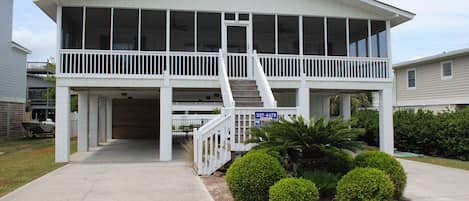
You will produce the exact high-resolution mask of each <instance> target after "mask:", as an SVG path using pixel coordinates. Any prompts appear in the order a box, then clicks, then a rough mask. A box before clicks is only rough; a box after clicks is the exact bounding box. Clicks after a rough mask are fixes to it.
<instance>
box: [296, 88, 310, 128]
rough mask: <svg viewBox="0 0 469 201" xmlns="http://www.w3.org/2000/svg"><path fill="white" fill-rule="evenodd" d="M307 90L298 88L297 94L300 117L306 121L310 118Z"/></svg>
mask: <svg viewBox="0 0 469 201" xmlns="http://www.w3.org/2000/svg"><path fill="white" fill-rule="evenodd" d="M309 96H310V95H309V88H307V87H300V88H298V92H297V97H296V101H297V106H298V107H299V108H300V115H301V116H302V117H303V118H304V119H305V120H307V121H309V119H310V118H311V115H310V107H309V106H310V104H309V101H310V100H309V99H310V97H309Z"/></svg>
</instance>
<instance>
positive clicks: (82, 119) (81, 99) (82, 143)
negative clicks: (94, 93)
mask: <svg viewBox="0 0 469 201" xmlns="http://www.w3.org/2000/svg"><path fill="white" fill-rule="evenodd" d="M88 97H89V95H88V92H87V91H82V92H80V93H78V152H87V151H88V148H89V145H88V136H89V135H88V130H89V128H88V112H89V108H88V107H89V106H88V105H89V104H88V102H89V99H88Z"/></svg>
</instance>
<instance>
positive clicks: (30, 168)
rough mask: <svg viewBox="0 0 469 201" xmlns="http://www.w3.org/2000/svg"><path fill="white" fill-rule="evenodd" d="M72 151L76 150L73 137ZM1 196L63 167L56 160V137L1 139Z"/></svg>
mask: <svg viewBox="0 0 469 201" xmlns="http://www.w3.org/2000/svg"><path fill="white" fill-rule="evenodd" d="M70 149H71V152H72V153H74V152H76V149H77V145H76V139H72V143H71V148H70ZM0 151H2V152H5V153H4V154H3V155H0V196H2V195H5V194H6V193H8V192H11V191H13V190H15V189H16V188H18V187H20V186H22V185H24V184H26V183H28V182H31V181H32V180H34V179H36V178H38V177H40V176H42V175H45V174H47V173H48V172H50V171H52V170H55V169H57V168H59V167H62V166H63V165H64V164H57V163H55V160H54V151H55V148H54V139H15V140H2V141H0Z"/></svg>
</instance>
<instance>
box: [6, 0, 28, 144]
mask: <svg viewBox="0 0 469 201" xmlns="http://www.w3.org/2000/svg"><path fill="white" fill-rule="evenodd" d="M12 23H13V0H1V1H0V27H1V28H0V137H5V136H6V137H12V136H20V135H23V129H22V126H21V122H22V121H23V117H24V107H25V102H26V92H25V89H26V55H27V54H29V53H31V51H29V50H28V49H26V48H24V47H23V46H21V45H19V44H18V43H15V42H13V41H12Z"/></svg>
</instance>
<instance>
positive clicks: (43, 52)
mask: <svg viewBox="0 0 469 201" xmlns="http://www.w3.org/2000/svg"><path fill="white" fill-rule="evenodd" d="M382 1H383V2H386V3H389V4H392V5H395V6H397V7H400V8H403V9H406V10H409V11H412V12H414V13H416V14H417V16H416V17H415V19H414V20H412V21H410V22H407V23H405V24H402V25H400V26H398V27H395V28H394V29H393V32H392V45H393V46H392V50H393V61H394V62H401V61H406V60H409V59H416V58H421V57H424V56H429V55H433V54H438V53H441V52H443V51H451V50H456V49H461V48H469V10H468V8H469V0H447V1H442V0H382ZM55 28H56V25H55V23H54V22H53V21H52V20H51V19H50V18H49V17H48V16H47V15H45V14H44V13H43V12H42V11H41V10H40V9H39V8H37V7H36V5H34V3H32V0H15V4H14V16H13V39H14V40H15V41H17V42H19V43H21V44H23V45H24V46H26V47H28V48H29V49H31V50H32V51H33V53H32V54H31V55H29V58H28V60H30V61H45V60H46V59H47V58H50V57H53V56H54V55H55V48H56V46H55V43H56V41H55V40H56V37H55V32H56V31H55Z"/></svg>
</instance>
